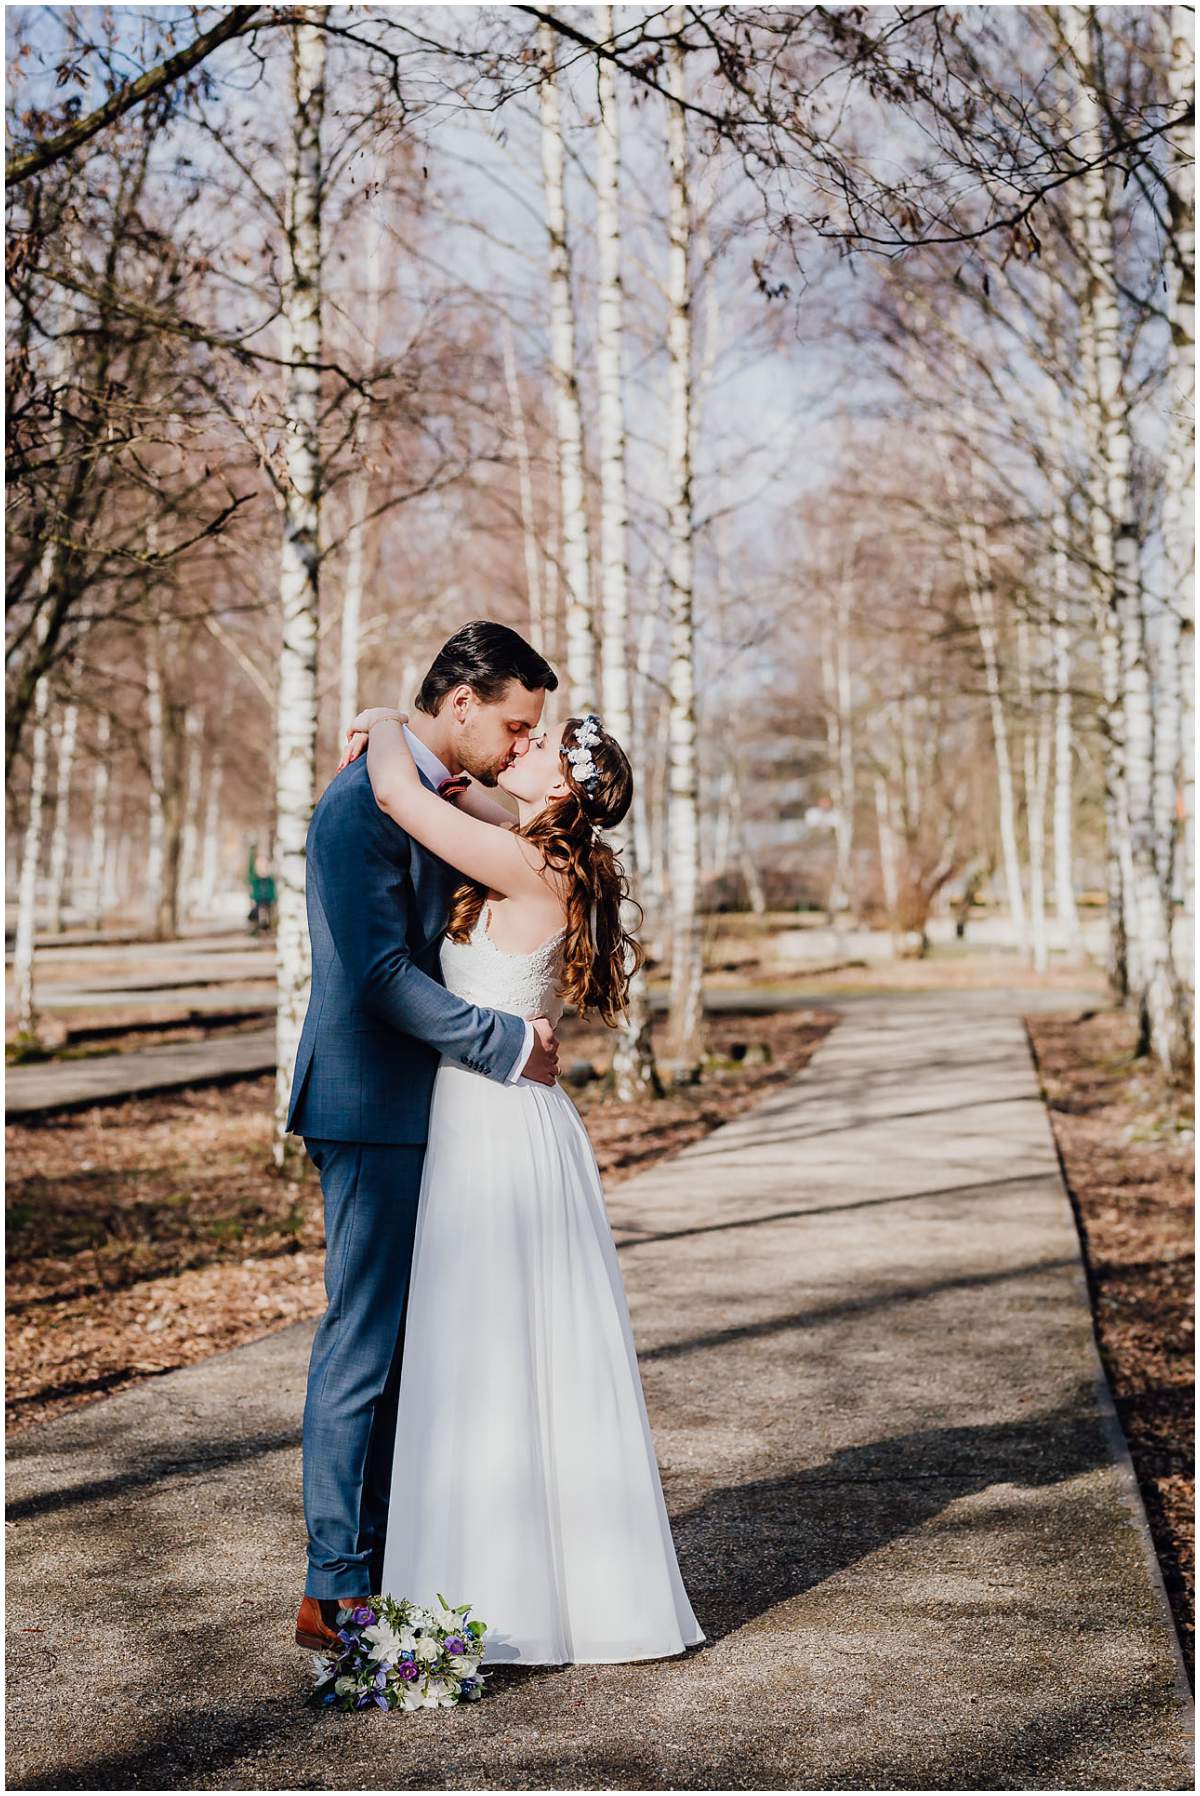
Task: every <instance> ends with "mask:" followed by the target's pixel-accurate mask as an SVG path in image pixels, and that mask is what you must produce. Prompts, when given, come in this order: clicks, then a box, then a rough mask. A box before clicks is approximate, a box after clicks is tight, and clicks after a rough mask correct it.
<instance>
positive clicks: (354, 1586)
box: [287, 755, 526, 1597]
mask: <svg viewBox="0 0 1200 1796" xmlns="http://www.w3.org/2000/svg"><path fill="white" fill-rule="evenodd" d="M422 779H424V780H425V784H426V785H431V784H432V782H431V781H429V780H428V779H425V776H424V774H422ZM307 857H308V859H307V874H306V888H307V900H308V928H309V936H310V938H311V943H312V990H311V993H310V995H309V1001H308V1013H307V1015H306V1016H305V1019H304V1031H303V1034H302V1035H301V1037H300V1048H299V1052H298V1053H297V1056H296V1070H295V1075H294V1078H293V1082H292V1099H291V1105H290V1107H289V1110H288V1121H287V1126H288V1129H289V1130H290V1131H291V1132H292V1133H294V1134H298V1135H303V1137H304V1144H305V1147H306V1148H307V1149H308V1153H309V1157H310V1158H311V1159H312V1161H313V1162H314V1164H315V1165H316V1167H317V1169H318V1171H319V1172H320V1175H321V1190H322V1193H323V1196H324V1200H325V1243H326V1251H325V1290H326V1294H327V1296H328V1299H329V1304H328V1308H327V1309H326V1311H325V1314H324V1316H323V1317H322V1318H321V1321H320V1323H319V1325H318V1327H317V1332H316V1337H315V1339H314V1341H313V1347H312V1356H311V1359H310V1361H309V1369H308V1393H307V1397H306V1400H305V1405H304V1517H305V1522H306V1525H307V1528H308V1573H307V1578H306V1581H305V1593H306V1594H307V1595H309V1596H316V1597H338V1596H361V1595H364V1594H366V1593H367V1592H368V1591H371V1592H373V1591H377V1590H378V1589H379V1581H380V1578H381V1577H382V1571H383V1544H384V1535H385V1532H386V1527H387V1514H388V1499H389V1487H390V1482H391V1472H392V1454H393V1450H394V1445H395V1429H396V1401H397V1395H398V1392H399V1388H400V1363H401V1357H402V1354H403V1340H404V1333H403V1320H404V1306H405V1298H406V1296H407V1293H408V1278H409V1270H410V1267H411V1264H412V1252H413V1236H414V1230H415V1227H416V1216H417V1197H418V1194H419V1190H420V1182H421V1164H422V1161H423V1159H424V1157H425V1140H426V1135H427V1132H428V1126H429V1105H430V1099H431V1097H432V1093H433V1078H434V1074H435V1072H436V1071H437V1065H438V1059H439V1056H440V1055H442V1054H447V1055H449V1056H450V1057H451V1058H452V1059H454V1060H458V1061H461V1062H462V1063H463V1065H465V1066H469V1067H471V1068H472V1069H473V1070H474V1071H475V1072H478V1073H484V1074H487V1075H488V1076H489V1077H492V1078H496V1079H501V1080H503V1079H506V1078H507V1077H508V1075H509V1073H510V1072H511V1070H512V1069H513V1067H514V1064H515V1062H516V1059H517V1056H518V1054H520V1053H521V1050H522V1048H523V1047H524V1044H525V1039H526V1031H525V1024H524V1022H523V1021H522V1020H521V1019H520V1018H518V1017H515V1016H508V1015H506V1014H505V1013H504V1012H503V1011H495V1010H482V1009H479V1008H478V1007H477V1006H476V1005H473V1004H468V1003H466V1002H464V1000H463V999H461V998H456V997H454V996H453V995H452V994H451V993H450V992H448V991H447V990H446V988H445V986H444V985H443V984H442V983H441V975H440V967H439V959H438V948H439V944H440V942H441V938H442V934H443V931H444V929H445V924H446V914H447V907H448V903H449V898H450V893H451V890H452V889H453V885H454V883H455V880H456V879H457V877H458V876H457V875H456V874H455V873H454V872H453V870H452V869H451V868H450V867H448V866H446V864H445V863H444V862H443V861H440V860H438V858H437V856H436V855H433V854H430V853H428V852H427V851H426V850H425V849H423V848H421V847H420V846H419V845H418V844H417V843H415V842H413V841H412V840H411V838H410V837H409V836H407V835H406V834H405V832H404V831H403V830H402V829H400V828H399V827H398V826H397V825H396V824H395V823H393V822H392V820H391V818H390V817H387V816H385V814H384V813H383V812H382V811H381V810H380V809H379V807H378V806H377V805H376V803H375V798H374V794H373V792H372V790H371V783H370V780H369V779H368V777H367V763H366V756H365V755H363V756H360V758H359V759H358V760H357V761H353V762H351V764H350V766H349V767H347V768H346V769H345V770H344V771H343V772H342V773H339V774H338V775H337V776H336V777H335V778H334V780H333V781H332V782H331V784H330V785H329V787H328V788H327V790H326V791H325V793H324V794H323V796H322V798H321V800H320V802H319V804H318V805H317V807H316V810H315V811H314V812H313V817H312V822H311V824H310V825H309V831H308V848H307ZM395 1594H396V1595H397V1596H404V1595H408V1594H414V1595H415V1594H417V1593H409V1592H405V1591H397V1592H396V1593H395Z"/></svg>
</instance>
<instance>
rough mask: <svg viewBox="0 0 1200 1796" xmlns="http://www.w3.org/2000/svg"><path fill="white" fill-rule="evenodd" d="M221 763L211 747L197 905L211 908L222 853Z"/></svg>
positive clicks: (204, 908)
mask: <svg viewBox="0 0 1200 1796" xmlns="http://www.w3.org/2000/svg"><path fill="white" fill-rule="evenodd" d="M221 782H222V768H221V762H220V760H219V759H218V757H217V754H216V751H215V749H214V751H213V756H212V759H211V761H210V762H209V768H208V790H207V792H206V793H205V798H204V841H203V845H202V848H201V852H200V890H199V894H198V903H199V908H201V909H202V910H204V911H211V910H212V907H213V904H214V902H215V900H216V896H217V880H218V878H219V875H220V853H221Z"/></svg>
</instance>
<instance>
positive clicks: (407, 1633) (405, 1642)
mask: <svg viewBox="0 0 1200 1796" xmlns="http://www.w3.org/2000/svg"><path fill="white" fill-rule="evenodd" d="M396 1639H397V1640H398V1641H399V1642H400V1651H401V1652H402V1653H411V1651H412V1649H413V1647H414V1646H415V1645H416V1644H417V1636H416V1634H415V1633H414V1631H413V1630H412V1628H399V1629H397V1632H396Z"/></svg>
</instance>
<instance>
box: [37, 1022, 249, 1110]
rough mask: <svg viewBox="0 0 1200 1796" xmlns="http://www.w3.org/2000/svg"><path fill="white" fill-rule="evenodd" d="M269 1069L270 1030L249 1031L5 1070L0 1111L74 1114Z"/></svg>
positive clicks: (246, 1075)
mask: <svg viewBox="0 0 1200 1796" xmlns="http://www.w3.org/2000/svg"><path fill="white" fill-rule="evenodd" d="M274 1068H275V1031H274V1029H249V1030H247V1031H246V1033H245V1034H244V1035H217V1036H213V1037H212V1038H211V1039H210V1040H208V1041H184V1042H178V1043H175V1044H171V1045H167V1046H163V1047H157V1048H134V1049H132V1050H131V1051H130V1052H128V1053H124V1054H97V1055H96V1056H95V1057H94V1058H91V1059H86V1060H59V1061H53V1060H49V1061H42V1062H40V1063H39V1062H35V1064H34V1065H32V1066H14V1067H10V1068H9V1069H8V1074H7V1077H6V1078H5V1081H4V1096H5V1108H6V1110H7V1112H8V1115H9V1116H33V1115H36V1114H37V1113H39V1112H41V1111H48V1110H75V1109H78V1108H79V1107H80V1106H81V1105H83V1104H101V1103H110V1102H111V1101H112V1100H113V1099H114V1098H124V1097H133V1096H135V1095H136V1094H137V1093H138V1092H148V1091H173V1090H176V1089H177V1088H178V1087H179V1086H182V1085H213V1084H216V1083H217V1082H219V1081H220V1080H222V1079H244V1078H246V1077H248V1076H249V1075H250V1074H252V1073H269V1072H273V1071H274Z"/></svg>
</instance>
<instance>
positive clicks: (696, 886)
mask: <svg viewBox="0 0 1200 1796" xmlns="http://www.w3.org/2000/svg"><path fill="white" fill-rule="evenodd" d="M670 25H671V41H670V44H669V46H668V49H667V77H668V90H669V92H670V95H671V100H672V104H671V105H670V106H669V107H668V111H667V158H668V165H669V170H670V179H671V200H670V214H669V225H668V264H667V266H668V289H667V290H668V308H669V310H668V322H667V357H668V363H669V369H670V387H669V392H670V400H669V404H670V441H669V448H668V455H667V461H668V469H669V474H668V478H669V493H670V498H669V522H670V549H669V558H668V574H669V586H668V610H669V618H670V673H669V681H668V684H669V693H670V713H669V716H670V726H669V728H670V735H669V742H670V786H669V794H668V813H667V815H668V834H669V859H670V882H671V996H670V1010H669V1014H668V1034H669V1039H670V1047H671V1055H672V1058H673V1060H674V1063H675V1067H676V1071H677V1074H678V1075H679V1076H683V1077H689V1076H693V1075H694V1073H695V1071H696V1069H697V1068H698V1066H699V1063H700V1045H701V1030H702V1022H703V973H704V963H703V944H702V939H701V923H700V790H699V769H698V765H697V754H696V699H695V680H696V674H695V668H696V638H695V618H694V609H693V607H694V585H695V577H694V576H695V515H694V509H693V495H692V423H691V405H692V310H691V305H692V289H691V269H690V265H689V249H690V243H691V209H690V205H689V198H688V132H687V114H686V111H685V109H684V102H685V99H686V79H685V73H684V53H683V48H682V34H683V9H682V7H673V8H672V10H671V14H670Z"/></svg>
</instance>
